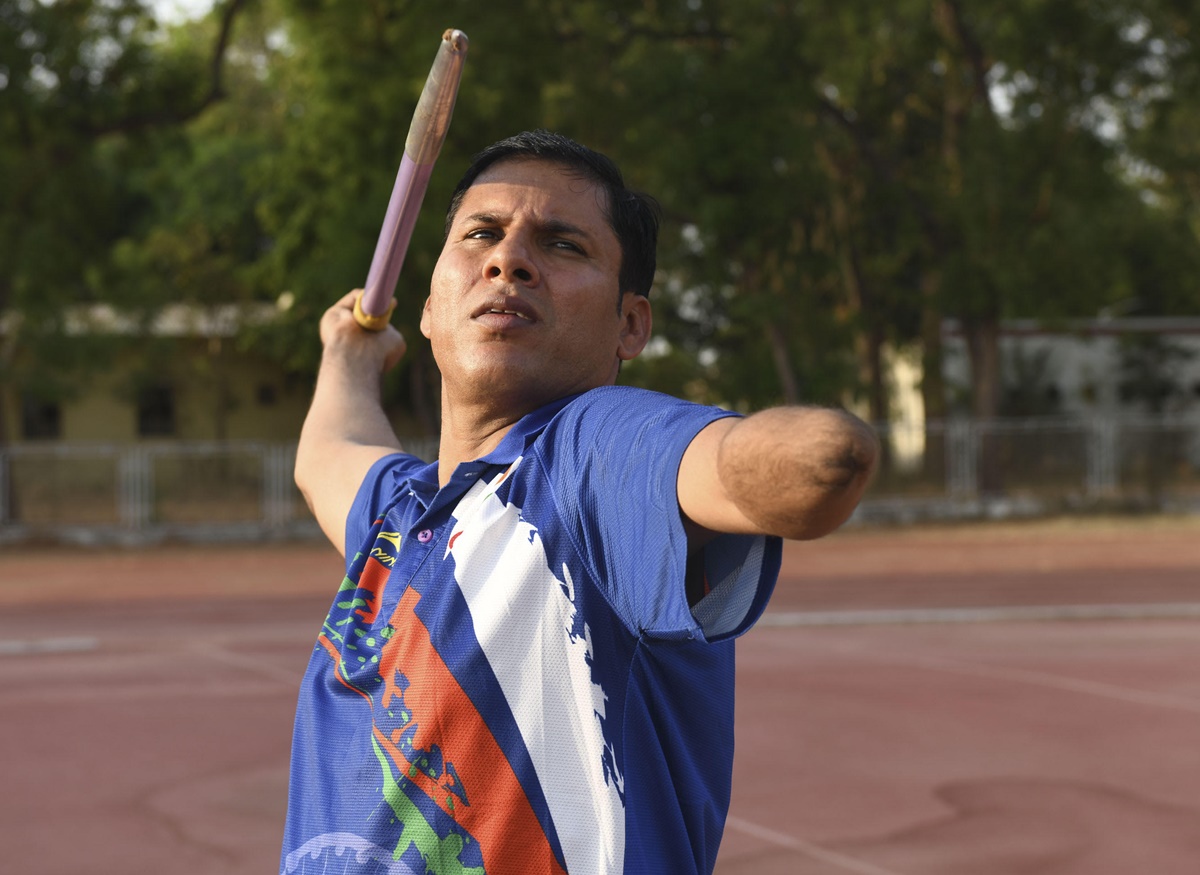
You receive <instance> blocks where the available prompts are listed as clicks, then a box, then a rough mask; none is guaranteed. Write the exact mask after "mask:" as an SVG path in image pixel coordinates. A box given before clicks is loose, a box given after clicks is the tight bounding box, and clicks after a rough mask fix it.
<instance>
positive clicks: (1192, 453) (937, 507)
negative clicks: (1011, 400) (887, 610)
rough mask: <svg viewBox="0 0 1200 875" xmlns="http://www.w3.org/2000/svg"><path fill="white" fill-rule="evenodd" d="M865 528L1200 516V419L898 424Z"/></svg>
mask: <svg viewBox="0 0 1200 875" xmlns="http://www.w3.org/2000/svg"><path fill="white" fill-rule="evenodd" d="M878 432H879V435H880V438H881V440H882V442H883V445H884V448H885V457H886V458H885V462H884V466H883V469H882V471H881V472H880V475H879V477H878V478H877V480H876V482H875V484H874V485H873V486H872V489H871V492H870V495H869V497H868V500H867V501H866V502H864V505H863V507H862V509H861V511H860V513H859V517H860V518H863V519H872V518H886V517H894V518H898V519H901V520H903V519H912V518H921V517H969V516H1005V515H1009V516H1012V515H1035V514H1046V513H1069V512H1085V511H1200V417H1197V416H1190V417H1155V418H1148V417H1107V418H1095V419H1086V420H1085V419H1078V418H1039V419H1020V420H994V421H989V422H977V421H971V420H950V421H946V422H933V423H929V424H927V425H925V424H911V425H904V424H892V425H887V426H884V427H882V428H880V429H878Z"/></svg>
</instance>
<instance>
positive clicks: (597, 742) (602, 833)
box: [446, 459, 625, 875]
mask: <svg viewBox="0 0 1200 875" xmlns="http://www.w3.org/2000/svg"><path fill="white" fill-rule="evenodd" d="M520 463H521V459H517V461H516V462H514V463H513V464H512V466H511V467H510V468H509V470H508V471H507V472H505V474H501V475H498V476H497V477H496V478H495V479H494V480H492V481H491V482H490V483H483V482H480V483H477V484H476V485H475V486H474V487H472V488H471V490H470V491H469V492H467V494H466V495H464V496H463V498H462V500H461V501H460V502H459V504H458V506H457V507H456V508H455V511H454V517H455V525H454V531H453V532H452V533H451V541H449V542H448V544H453V547H449V546H448V547H447V551H446V554H447V556H449V555H450V554H451V553H452V554H453V556H454V566H455V572H454V575H455V579H456V580H457V582H458V586H459V588H460V589H461V590H462V593H463V595H464V596H465V597H466V601H467V605H468V606H469V608H470V611H471V620H472V623H473V624H474V628H475V637H476V639H477V640H478V642H479V644H480V646H481V647H482V649H483V652H484V655H485V656H486V657H487V660H488V663H489V664H490V665H491V667H492V671H493V672H494V673H495V675H496V677H497V678H498V679H499V681H500V687H501V689H502V690H503V691H504V696H505V698H506V699H507V700H508V705H509V708H511V709H512V713H513V716H514V717H515V718H516V722H517V726H518V727H519V729H520V731H521V736H522V738H523V739H524V740H525V745H526V747H527V748H528V750H529V754H530V757H531V758H532V760H533V765H534V768H535V770H536V771H537V777H538V780H539V781H540V783H541V786H542V791H543V792H544V793H545V796H546V802H547V804H548V805H549V808H550V815H551V817H552V818H553V821H554V825H555V829H556V830H557V832H558V838H559V841H560V842H561V844H562V850H563V855H564V856H565V858H566V859H565V862H566V867H567V871H568V872H571V873H572V875H576V873H589V872H595V873H608V872H613V871H619V870H620V868H621V866H622V864H623V862H624V855H625V817H624V814H625V813H624V805H623V803H622V802H621V793H622V792H623V787H622V786H618V783H619V782H622V781H623V779H622V778H621V777H620V776H617V777H616V778H615V779H610V777H609V776H607V775H606V774H605V772H606V769H605V765H604V758H605V757H604V755H605V750H606V745H605V741H604V735H603V733H602V731H601V727H600V720H601V719H602V718H603V717H604V714H605V701H606V699H607V696H606V695H605V693H604V690H603V689H601V687H600V685H599V684H595V683H593V682H592V672H591V668H590V667H589V665H588V660H589V659H590V657H591V650H592V643H591V634H590V630H589V629H588V628H587V626H586V625H585V626H584V627H583V630H584V631H583V636H582V637H578V636H575V637H573V636H572V634H571V630H572V629H573V628H574V626H575V604H574V599H575V587H574V582H573V581H572V579H571V574H570V572H569V570H568V569H567V567H566V566H565V565H564V566H563V568H562V577H561V578H559V577H557V576H556V575H555V574H554V573H553V572H552V571H551V570H550V567H549V562H548V560H547V557H546V552H545V549H544V548H543V546H542V539H541V535H540V534H539V532H538V531H537V529H536V528H535V527H534V526H533V525H531V524H530V523H529V522H527V521H526V520H525V519H524V518H523V517H522V515H521V509H520V508H518V507H514V506H513V505H509V504H504V503H503V502H501V501H500V499H499V498H497V497H496V487H497V486H498V485H499V483H500V482H501V481H502V480H503V479H504V478H505V476H506V474H507V475H511V473H512V472H513V471H515V470H516V468H517V466H518V465H520ZM610 760H611V761H612V762H613V763H614V764H615V757H613V756H612V755H611V752H610ZM614 768H615V765H614Z"/></svg>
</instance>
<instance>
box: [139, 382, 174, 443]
mask: <svg viewBox="0 0 1200 875" xmlns="http://www.w3.org/2000/svg"><path fill="white" fill-rule="evenodd" d="M137 426H138V436H139V437H171V436H172V435H174V434H175V392H174V391H173V390H172V389H171V387H170V386H146V387H145V388H143V389H141V390H140V391H139V392H138V398H137Z"/></svg>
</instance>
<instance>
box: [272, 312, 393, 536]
mask: <svg viewBox="0 0 1200 875" xmlns="http://www.w3.org/2000/svg"><path fill="white" fill-rule="evenodd" d="M353 297H354V296H353V295H352V294H351V295H347V296H346V297H345V298H343V299H342V300H341V301H340V302H338V304H336V305H335V306H333V307H331V308H330V309H329V310H328V311H327V312H326V314H325V316H324V317H323V318H322V320H321V340H322V342H323V344H324V352H323V353H322V356H321V368H320V370H319V371H318V372H317V384H316V387H315V389H314V391H313V400H312V405H311V406H310V407H309V411H308V415H307V416H306V417H305V420H304V426H303V427H302V428H301V430H300V443H299V446H298V447H297V449H296V470H295V477H296V485H297V486H298V487H299V488H300V492H301V493H302V494H303V495H304V500H305V501H306V502H308V506H309V508H311V509H312V512H313V515H314V516H315V517H316V519H317V522H318V523H319V524H320V526H321V529H322V531H324V532H325V534H326V535H327V536H328V537H329V540H330V541H331V542H333V544H334V546H336V547H337V548H338V549H339V550H341V551H343V552H344V544H343V540H344V537H345V535H344V531H345V525H346V515H347V514H348V513H349V511H350V507H351V505H352V504H353V502H354V496H355V494H356V493H357V492H358V487H359V485H360V484H361V483H362V480H363V477H365V476H366V474H367V471H368V470H369V469H370V467H371V465H373V464H374V463H375V462H376V461H377V460H378V459H380V458H382V457H383V456H385V455H388V454H389V453H395V452H399V451H400V441H399V440H398V439H397V437H396V434H395V432H394V431H393V430H392V426H391V423H390V422H389V421H388V418H387V415H386V414H385V413H384V410H383V405H382V404H381V400H380V397H381V386H382V382H383V374H384V373H385V372H386V371H387V370H388V369H389V368H390V367H392V366H393V365H394V364H395V363H396V362H397V361H398V360H399V358H400V356H402V355H403V353H404V339H403V338H402V337H401V336H400V335H399V334H398V333H397V332H396V331H395V329H393V328H391V327H389V328H387V329H385V330H384V331H381V332H378V333H368V332H365V331H363V330H362V329H361V328H359V327H358V326H357V324H355V323H354V321H353V315H352V307H353Z"/></svg>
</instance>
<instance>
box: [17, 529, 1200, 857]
mask: <svg viewBox="0 0 1200 875" xmlns="http://www.w3.org/2000/svg"><path fill="white" fill-rule="evenodd" d="M340 577H341V570H340V564H339V560H338V557H337V556H336V555H335V554H333V552H332V551H331V550H329V549H328V548H324V547H320V546H309V545H303V546H288V547H281V546H275V547H263V548H229V549H199V548H174V549H156V550H147V551H139V552H103V551H99V552H98V551H95V550H88V549H81V548H75V549H71V548H53V549H51V550H49V551H47V552H46V553H45V554H42V555H38V554H36V553H34V552H32V551H16V550H12V549H8V550H6V551H3V552H0V750H3V752H4V753H3V757H4V768H3V775H4V790H5V792H4V793H3V794H0V853H2V854H3V856H4V858H5V860H6V863H5V865H4V866H3V869H4V870H5V871H19V872H21V873H23V875H65V873H75V872H86V873H89V875H106V873H129V872H138V873H142V872H147V873H148V872H153V873H159V875H176V873H178V875H185V873H186V875H209V873H212V875H217V873H221V875H243V873H244V875H250V873H255V875H258V873H263V872H271V871H275V868H276V866H277V861H278V848H279V840H280V832H281V828H282V818H283V812H284V805H285V794H286V782H287V771H286V770H287V757H288V745H289V739H290V734H291V720H292V711H293V708H294V702H295V695H296V689H297V686H298V683H299V678H300V674H301V672H302V671H303V668H304V664H305V661H306V660H307V656H308V653H309V651H310V649H311V646H312V641H313V638H314V636H315V635H316V632H317V629H318V627H319V624H320V621H321V618H322V617H324V614H325V610H326V608H327V606H328V601H329V599H330V597H331V592H332V587H333V586H335V585H336V583H337V581H338V580H339V579H340ZM1081 606H1082V607H1083V608H1086V609H1088V611H1090V612H1091V614H1092V615H1094V616H1096V617H1100V618H1101V619H1086V620H1078V619H1077V620H1068V619H1064V618H1066V617H1070V616H1075V615H1077V614H1078V610H1079V608H1080V607H1081ZM1014 608H1015V609H1016V611H1015V612H1014V610H1013V609H1014ZM1068 608H1070V609H1069V610H1068ZM956 609H957V610H956ZM961 609H969V610H968V611H963V610H961ZM1033 609H1036V610H1033ZM1022 612H1025V613H1024V614H1023V613H1022ZM1013 616H1017V617H1023V616H1028V617H1030V618H1033V617H1036V618H1038V619H1036V620H1034V619H1028V620H1019V621H1014V620H1013V619H1011V618H1012V617H1013ZM1146 617H1151V619H1146ZM1046 618H1051V619H1046ZM1053 618H1059V619H1053ZM1135 618H1138V619H1135ZM967 619H969V620H972V621H973V622H963V620H967ZM738 673H739V699H738V738H737V750H738V753H737V758H736V763H735V774H734V799H733V805H732V808H731V811H730V819H729V824H728V826H727V829H726V834H725V841H724V844H723V846H722V851H721V856H720V859H719V861H718V865H717V873H718V875H741V873H756V875H772V873H788V875H845V873H858V875H1012V873H1017V872H1022V873H1038V875H1110V873H1111V875H1129V873H1133V872H1138V873H1141V872H1147V873H1155V875H1185V873H1186V875H1192V873H1194V872H1195V871H1196V860H1197V859H1198V858H1200V801H1198V800H1200V744H1198V743H1197V742H1198V740H1200V522H1198V521H1188V520H1155V521H1137V522H1127V521H1126V522H1122V521H1117V522H1105V521H1092V522H1088V523H1086V524H1079V523H1070V524H1063V523H1047V524H1023V525H1003V526H993V527H988V528H978V527H961V528H950V529H927V528H923V529H916V530H852V531H847V532H843V533H839V534H837V535H834V536H832V537H830V538H827V539H824V540H823V541H819V542H816V543H812V544H788V545H787V551H786V556H785V567H784V573H783V575H782V577H781V580H780V584H779V588H778V590H777V593H776V596H775V598H774V600H773V602H772V606H771V609H770V611H769V612H768V614H767V616H766V617H765V618H764V621H763V623H762V624H761V625H760V626H759V628H757V629H755V630H753V631H752V632H751V633H750V634H749V635H747V636H746V637H745V638H744V639H742V642H741V644H740V650H739V668H738Z"/></svg>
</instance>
